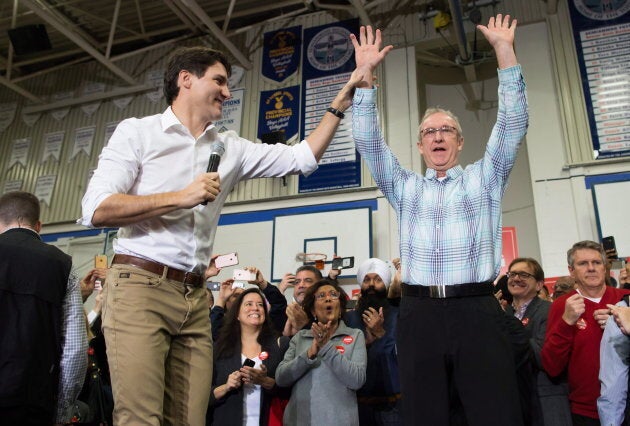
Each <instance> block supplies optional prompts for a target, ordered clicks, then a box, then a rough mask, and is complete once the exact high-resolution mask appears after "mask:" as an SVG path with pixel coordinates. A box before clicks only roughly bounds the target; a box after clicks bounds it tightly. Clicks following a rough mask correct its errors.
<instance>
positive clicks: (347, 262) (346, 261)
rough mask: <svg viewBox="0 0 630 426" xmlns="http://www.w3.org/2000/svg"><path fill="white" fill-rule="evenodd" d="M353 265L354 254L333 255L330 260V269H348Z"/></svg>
mask: <svg viewBox="0 0 630 426" xmlns="http://www.w3.org/2000/svg"><path fill="white" fill-rule="evenodd" d="M353 267H354V256H350V257H335V258H334V259H333V260H332V269H349V268H353Z"/></svg>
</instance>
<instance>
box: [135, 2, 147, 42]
mask: <svg viewBox="0 0 630 426" xmlns="http://www.w3.org/2000/svg"><path fill="white" fill-rule="evenodd" d="M135 3H136V15H138V23H139V24H140V32H141V33H142V34H144V33H145V31H144V18H143V17H142V9H140V3H139V2H138V0H135Z"/></svg>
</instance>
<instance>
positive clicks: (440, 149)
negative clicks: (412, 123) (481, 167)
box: [418, 112, 464, 177]
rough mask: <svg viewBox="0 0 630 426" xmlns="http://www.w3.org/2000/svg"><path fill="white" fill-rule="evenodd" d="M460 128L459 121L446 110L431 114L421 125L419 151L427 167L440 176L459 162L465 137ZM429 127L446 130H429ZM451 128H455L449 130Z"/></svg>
mask: <svg viewBox="0 0 630 426" xmlns="http://www.w3.org/2000/svg"><path fill="white" fill-rule="evenodd" d="M458 128H459V125H458V123H457V121H455V119H454V118H453V117H451V116H450V115H448V114H446V113H445V112H436V113H434V114H431V115H429V116H428V117H426V118H425V119H424V121H423V122H422V124H421V125H420V132H419V133H420V140H419V141H418V151H420V154H421V155H422V157H423V158H424V162H425V163H426V165H427V167H429V168H431V169H434V170H435V171H436V172H437V175H438V177H441V176H445V175H446V171H447V170H448V169H450V168H452V167H454V166H456V165H457V164H459V152H460V151H461V150H462V148H463V147H464V138H463V137H462V136H461V134H460V132H459V131H458V130H457V129H458ZM429 129H446V130H444V131H437V132H433V131H427V130H429ZM450 129H455V130H454V131H452V130H451V131H449V130H450Z"/></svg>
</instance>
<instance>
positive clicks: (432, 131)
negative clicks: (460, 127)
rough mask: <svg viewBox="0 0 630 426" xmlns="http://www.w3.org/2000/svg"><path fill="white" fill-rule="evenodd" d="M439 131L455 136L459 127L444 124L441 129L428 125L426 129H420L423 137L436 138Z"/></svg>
mask: <svg viewBox="0 0 630 426" xmlns="http://www.w3.org/2000/svg"><path fill="white" fill-rule="evenodd" d="M437 132H440V133H441V134H442V136H455V135H456V134H457V129H456V128H455V127H453V126H442V127H440V128H439V129H436V128H434V127H427V128H426V129H424V130H421V131H420V134H421V135H422V138H423V139H435V136H436V135H437Z"/></svg>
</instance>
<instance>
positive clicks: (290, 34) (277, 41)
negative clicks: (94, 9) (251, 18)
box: [262, 26, 302, 83]
mask: <svg viewBox="0 0 630 426" xmlns="http://www.w3.org/2000/svg"><path fill="white" fill-rule="evenodd" d="M301 53H302V27H301V26H297V27H291V28H284V29H281V30H277V31H270V32H268V33H265V37H264V44H263V59H262V74H263V75H264V76H265V77H267V78H268V79H270V80H273V81H277V82H279V83H281V82H283V81H284V80H286V79H287V78H288V77H289V76H291V75H293V74H295V72H296V71H297V69H298V64H299V62H300V54H301Z"/></svg>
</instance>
